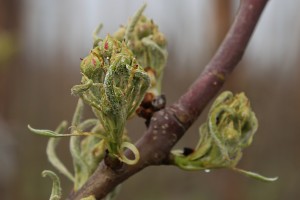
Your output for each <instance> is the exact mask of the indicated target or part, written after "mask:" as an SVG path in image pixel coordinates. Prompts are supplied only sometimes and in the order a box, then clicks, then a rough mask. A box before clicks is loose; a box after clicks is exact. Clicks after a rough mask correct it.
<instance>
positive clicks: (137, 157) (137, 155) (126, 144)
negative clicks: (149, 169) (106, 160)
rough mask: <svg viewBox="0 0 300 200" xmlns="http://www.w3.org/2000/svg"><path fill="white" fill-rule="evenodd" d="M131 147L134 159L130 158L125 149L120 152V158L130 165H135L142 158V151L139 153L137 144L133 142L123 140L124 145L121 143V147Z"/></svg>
mask: <svg viewBox="0 0 300 200" xmlns="http://www.w3.org/2000/svg"><path fill="white" fill-rule="evenodd" d="M125 148H127V149H129V150H130V151H131V152H132V153H133V155H134V159H133V160H131V159H128V158H127V157H126V156H125V155H124V153H123V151H122V152H121V153H120V155H119V156H120V160H121V161H122V162H124V163H126V164H128V165H135V164H136V163H137V162H138V161H139V160H140V153H139V150H138V149H137V148H136V146H134V145H133V144H131V143H130V142H123V143H122V145H121V149H122V150H123V149H125Z"/></svg>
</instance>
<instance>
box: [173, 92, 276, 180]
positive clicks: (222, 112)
mask: <svg viewBox="0 0 300 200" xmlns="http://www.w3.org/2000/svg"><path fill="white" fill-rule="evenodd" d="M257 127H258V122H257V119H256V117H255V114H254V112H253V111H252V109H251V107H250V102H249V100H248V98H247V97H246V96H245V94H244V93H240V94H237V95H235V96H233V94H232V93H231V92H228V91H226V92H223V93H222V94H221V95H220V96H219V97H218V98H217V99H216V100H215V102H214V103H213V105H212V107H211V108H210V111H209V114H208V118H207V121H206V122H205V123H204V124H202V125H201V127H200V130H199V132H200V140H199V142H198V144H197V146H196V148H195V150H194V151H193V152H192V153H190V154H189V155H184V154H183V152H180V151H174V152H173V155H174V163H175V165H177V166H178V167H180V168H182V169H186V170H205V169H214V168H230V169H236V168H235V166H236V165H237V163H238V162H239V160H240V159H241V157H242V150H243V149H244V148H245V147H247V146H249V145H250V144H251V142H252V138H253V135H254V133H255V132H256V130H257ZM252 174H254V173H252ZM247 175H248V176H251V173H250V172H249V173H248V174H247ZM259 176H260V175H256V177H255V178H257V177H259ZM261 177H262V176H261ZM266 180H273V179H267V178H266Z"/></svg>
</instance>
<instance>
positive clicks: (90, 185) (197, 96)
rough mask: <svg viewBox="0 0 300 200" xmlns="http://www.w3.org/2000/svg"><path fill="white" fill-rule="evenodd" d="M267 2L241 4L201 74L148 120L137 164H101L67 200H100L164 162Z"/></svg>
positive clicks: (253, 0) (234, 61) (245, 41)
mask: <svg viewBox="0 0 300 200" xmlns="http://www.w3.org/2000/svg"><path fill="white" fill-rule="evenodd" d="M267 1H268V0H242V1H241V5H240V8H239V11H238V13H237V15H236V18H235V21H234V22H233V24H232V26H231V28H230V30H229V32H228V33H227V35H226V37H225V39H224V41H223V43H222V44H221V46H220V47H219V49H218V51H217V52H216V54H215V55H214V57H213V58H212V59H211V61H210V62H209V63H208V65H207V66H206V68H205V70H204V71H203V73H202V74H201V75H200V76H199V78H198V79H197V80H196V81H195V82H194V84H193V85H192V86H191V87H190V88H189V89H188V91H187V92H186V93H185V94H184V95H182V96H181V97H180V99H179V100H178V101H177V102H176V103H174V104H173V105H171V106H169V107H166V108H165V109H163V110H161V111H159V112H157V113H155V114H154V116H153V117H152V118H151V121H150V125H149V128H148V130H147V131H146V132H145V134H144V135H143V136H142V137H141V138H140V139H139V141H138V142H137V143H136V147H137V148H138V150H139V151H140V156H141V158H140V160H139V162H138V163H137V164H135V165H130V166H129V165H126V164H123V165H122V166H121V167H120V168H119V169H117V170H113V169H111V168H109V167H108V166H106V165H105V163H104V162H101V163H100V164H99V166H98V168H97V170H96V171H95V172H94V174H93V175H92V176H91V177H90V178H89V180H88V181H87V182H86V183H85V184H84V186H83V187H82V188H81V189H80V190H78V191H76V192H71V193H70V195H69V198H68V199H72V200H73V199H75V200H79V199H81V198H83V197H87V196H90V195H94V196H95V197H96V199H102V198H103V197H105V196H106V195H107V194H108V193H109V192H110V191H112V189H113V188H114V187H116V186H117V185H118V184H120V183H121V182H123V181H124V180H126V179H127V178H129V177H130V176H132V175H133V174H135V173H137V172H139V171H140V170H142V169H144V168H145V167H147V166H150V165H161V164H165V163H167V160H168V155H169V152H170V150H171V149H172V147H173V146H174V145H175V144H176V143H177V141H178V140H179V139H180V138H181V137H182V136H183V134H184V133H185V132H186V130H187V129H188V128H189V127H190V126H191V125H192V123H193V122H194V121H195V120H196V119H197V118H198V116H199V115H200V113H201V112H202V110H203V109H204V108H205V106H206V105H207V104H208V103H209V101H210V100H211V99H212V98H213V97H214V96H215V95H216V94H217V92H218V91H219V90H220V89H221V87H222V85H223V83H224V82H225V80H226V78H227V77H228V76H229V74H230V73H231V72H232V71H233V69H234V68H235V66H236V65H237V64H238V62H239V61H240V60H241V58H242V56H243V54H244V51H245V49H246V47H247V44H248V42H249V40H250V38H251V35H252V33H253V31H254V29H255V27H256V24H257V22H258V20H259V17H260V15H261V13H262V11H263V9H264V7H265V5H266V3H267ZM125 153H126V155H127V156H128V157H132V156H133V155H131V152H130V151H126V152H125Z"/></svg>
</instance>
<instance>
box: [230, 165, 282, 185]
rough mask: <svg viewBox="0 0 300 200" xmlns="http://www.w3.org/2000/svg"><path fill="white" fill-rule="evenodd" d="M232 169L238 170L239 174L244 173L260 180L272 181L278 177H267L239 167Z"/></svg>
mask: <svg viewBox="0 0 300 200" xmlns="http://www.w3.org/2000/svg"><path fill="white" fill-rule="evenodd" d="M232 169H233V170H234V171H236V172H239V173H241V174H244V175H246V176H248V177H251V178H255V179H257V180H260V181H265V182H273V181H276V180H277V179H278V177H272V178H269V177H265V176H262V175H260V174H258V173H255V172H250V171H246V170H243V169H239V168H232Z"/></svg>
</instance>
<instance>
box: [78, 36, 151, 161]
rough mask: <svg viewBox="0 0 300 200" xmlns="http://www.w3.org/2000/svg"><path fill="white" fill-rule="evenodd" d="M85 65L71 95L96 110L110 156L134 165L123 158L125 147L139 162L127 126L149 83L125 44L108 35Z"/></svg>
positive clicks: (92, 52)
mask: <svg viewBox="0 0 300 200" xmlns="http://www.w3.org/2000/svg"><path fill="white" fill-rule="evenodd" d="M83 61H85V62H83V63H82V67H81V68H82V69H84V70H82V73H83V78H82V84H81V85H79V86H78V85H77V86H74V87H73V90H72V91H75V92H73V93H74V94H77V95H79V96H80V97H81V98H82V99H83V100H84V101H85V102H86V103H87V104H89V105H90V106H92V107H93V109H94V112H95V113H96V116H97V117H98V118H99V120H100V121H101V124H102V125H103V128H104V130H105V134H106V135H104V136H103V138H104V140H105V144H106V146H107V148H108V151H109V153H110V154H111V155H112V156H113V157H116V158H119V159H121V160H122V161H124V162H126V163H128V164H132V162H131V161H128V159H126V158H125V157H124V155H123V147H125V148H128V149H130V150H132V152H133V153H134V154H135V155H136V156H135V157H136V159H138V158H139V155H137V153H136V152H138V151H137V150H136V148H135V147H133V145H128V142H127V141H126V143H125V141H124V140H123V133H124V127H125V122H126V120H127V119H128V118H129V117H130V116H131V115H133V114H134V112H135V110H136V109H137V107H138V106H139V105H140V103H141V101H142V99H143V97H144V95H145V92H146V91H147V89H148V88H149V85H150V79H149V77H148V75H147V73H146V72H145V71H144V69H143V67H141V66H140V65H139V64H138V63H137V61H136V59H135V58H134V56H133V53H132V52H131V50H130V49H129V48H128V47H127V46H126V44H125V43H124V42H123V43H122V42H120V41H118V40H116V39H114V38H113V37H111V36H109V35H108V36H107V37H106V38H105V39H104V40H100V42H99V46H97V47H95V48H94V49H93V50H92V51H91V54H90V55H88V56H87V57H86V59H84V60H83ZM100 61H104V62H100ZM91 68H92V69H91ZM95 68H96V69H95ZM98 69H99V70H98ZM99 77H100V78H99ZM91 81H92V83H91ZM134 162H137V160H134ZM134 162H133V163H134Z"/></svg>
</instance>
